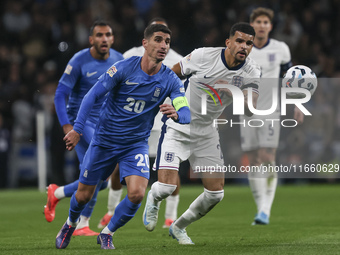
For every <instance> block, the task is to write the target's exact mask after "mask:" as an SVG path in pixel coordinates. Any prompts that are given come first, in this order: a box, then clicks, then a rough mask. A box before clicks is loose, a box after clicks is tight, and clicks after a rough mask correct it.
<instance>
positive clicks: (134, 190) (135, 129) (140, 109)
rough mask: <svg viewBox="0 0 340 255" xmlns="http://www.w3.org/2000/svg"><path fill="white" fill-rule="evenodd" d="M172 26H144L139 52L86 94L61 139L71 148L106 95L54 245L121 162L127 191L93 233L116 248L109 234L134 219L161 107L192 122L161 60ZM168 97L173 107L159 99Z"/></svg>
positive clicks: (66, 236) (62, 242) (64, 240)
mask: <svg viewBox="0 0 340 255" xmlns="http://www.w3.org/2000/svg"><path fill="white" fill-rule="evenodd" d="M170 38H171V31H170V30H169V28H168V27H166V26H163V25H160V24H155V25H150V26H148V27H147V28H146V29H145V31H144V39H143V46H144V48H145V52H144V55H143V57H131V58H128V59H125V60H122V61H119V62H117V63H115V64H114V65H112V66H111V67H110V68H109V69H108V70H107V72H106V73H104V74H103V75H102V76H101V77H100V78H99V80H98V82H97V83H96V84H95V85H94V86H93V88H92V89H91V90H90V91H89V92H88V93H87V94H86V95H85V97H84V99H83V101H82V103H81V106H80V109H79V113H78V115H77V119H76V121H75V124H74V127H73V130H71V131H70V132H69V133H67V135H66V136H65V138H64V141H65V142H66V147H67V149H68V150H72V149H73V148H74V146H75V145H76V144H77V142H78V141H79V139H80V134H82V133H83V130H84V128H86V125H85V124H86V120H87V119H88V115H89V112H90V110H91V109H92V107H93V105H94V104H95V103H96V102H97V101H101V98H104V97H105V95H107V96H106V100H105V103H104V104H103V106H102V108H101V110H100V118H99V121H98V123H97V126H96V130H95V132H94V135H93V139H92V140H91V143H90V145H89V148H88V150H87V152H86V154H85V156H84V160H83V163H82V165H81V173H80V176H79V186H78V190H77V192H75V193H74V194H73V196H72V198H71V203H70V210H69V217H68V218H67V221H66V222H65V224H64V225H63V227H62V228H61V230H60V231H59V233H58V234H57V237H56V247H57V249H64V248H66V247H67V245H68V244H69V242H70V240H71V236H72V233H73V232H74V230H75V227H76V226H77V224H78V219H79V216H80V213H81V212H82V210H83V208H84V207H85V206H86V204H87V203H88V202H89V201H90V200H91V198H92V196H93V194H94V193H95V190H96V186H97V185H100V181H101V180H106V178H107V177H109V176H110V175H111V174H112V172H113V168H114V167H115V166H116V164H117V163H118V162H119V175H120V182H121V183H123V184H126V187H127V195H126V197H125V198H124V199H123V200H122V201H121V202H120V203H119V204H118V206H117V208H116V210H115V214H114V215H113V217H112V218H111V220H110V223H109V224H108V225H107V226H106V227H105V228H104V229H103V230H102V231H101V233H100V234H99V235H98V237H97V243H98V244H101V248H102V249H115V247H114V246H113V243H112V235H113V234H114V233H115V232H116V230H117V229H119V228H120V227H122V226H124V225H125V224H126V223H127V222H128V221H129V220H130V219H132V218H133V217H134V215H135V213H136V212H137V210H138V208H139V207H140V205H141V202H142V200H143V197H144V194H145V190H146V188H147V185H148V180H149V176H150V171H149V156H148V153H149V146H148V137H149V136H150V131H151V128H152V126H153V122H154V118H155V116H156V115H157V113H158V112H159V111H161V112H162V113H163V114H165V115H167V117H168V118H172V119H173V120H174V121H176V122H179V123H182V124H186V123H189V122H190V110H189V107H188V102H187V99H186V98H185V94H184V87H183V84H182V82H181V80H180V79H178V77H177V76H176V75H175V74H174V73H173V72H172V71H171V70H170V69H169V68H168V67H166V66H165V65H162V61H163V60H164V58H165V56H166V54H167V53H168V51H169V48H170ZM168 96H170V98H171V99H172V103H173V106H172V105H170V104H163V102H164V100H165V99H166V98H167V97H168Z"/></svg>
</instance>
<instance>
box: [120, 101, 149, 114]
mask: <svg viewBox="0 0 340 255" xmlns="http://www.w3.org/2000/svg"><path fill="white" fill-rule="evenodd" d="M126 101H127V102H128V103H129V104H127V105H125V106H124V109H125V110H128V111H129V112H132V111H134V112H135V113H141V112H142V111H143V110H144V106H145V101H143V100H137V101H136V100H135V99H134V98H132V97H128V98H127V99H126Z"/></svg>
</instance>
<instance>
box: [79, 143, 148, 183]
mask: <svg viewBox="0 0 340 255" xmlns="http://www.w3.org/2000/svg"><path fill="white" fill-rule="evenodd" d="M148 152H149V145H148V143H147V141H142V142H138V143H134V144H129V145H118V144H114V145H113V146H112V147H110V148H107V147H102V146H99V145H96V144H93V141H91V143H90V145H89V148H88V150H87V152H86V154H85V156H84V160H83V164H82V166H81V169H80V175H79V181H80V182H81V183H83V184H87V185H96V184H97V183H98V181H100V180H106V179H107V178H108V177H109V176H110V175H111V173H112V172H113V170H114V169H115V167H116V165H117V163H119V176H120V182H121V183H122V184H125V179H124V178H125V177H127V176H130V175H138V176H142V177H144V178H146V179H149V177H150V168H149V154H148Z"/></svg>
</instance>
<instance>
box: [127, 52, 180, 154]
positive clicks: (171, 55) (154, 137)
mask: <svg viewBox="0 0 340 255" xmlns="http://www.w3.org/2000/svg"><path fill="white" fill-rule="evenodd" d="M144 51H145V49H144V47H143V46H139V47H133V48H131V49H129V50H128V51H126V52H125V53H124V54H123V57H124V58H129V57H132V56H143V55H144ZM182 58H183V56H181V55H180V54H178V53H177V52H176V51H174V50H172V49H170V50H169V52H168V54H167V55H166V57H165V59H164V60H163V64H164V65H166V66H167V67H169V68H172V67H173V66H174V65H175V64H177V63H178V62H179V61H180V60H181V59H182ZM164 103H168V104H171V100H170V98H167V99H166V100H165V102H164ZM162 117H163V114H162V113H161V112H159V113H158V114H157V115H156V117H155V120H154V124H153V127H152V129H151V133H150V138H149V154H150V156H151V157H153V156H155V155H156V153H157V145H158V137H159V134H160V132H161V127H162V124H163V122H162V121H161V120H162Z"/></svg>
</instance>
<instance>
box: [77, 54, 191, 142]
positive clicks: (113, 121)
mask: <svg viewBox="0 0 340 255" xmlns="http://www.w3.org/2000/svg"><path fill="white" fill-rule="evenodd" d="M96 86H98V87H104V88H105V89H104V90H105V91H104V92H101V96H102V94H103V93H104V94H105V92H108V95H107V97H106V100H105V103H104V105H103V107H102V109H101V111H100V119H99V122H98V124H97V127H96V131H95V135H94V138H93V140H92V142H93V143H94V144H98V145H100V146H108V147H110V146H112V143H116V144H124V145H126V144H131V143H135V142H138V141H147V139H148V137H149V136H150V130H151V128H152V126H153V122H154V118H155V116H156V114H157V113H158V112H159V105H161V104H162V103H163V102H164V100H165V98H166V97H168V96H169V97H170V98H171V99H172V100H174V99H175V98H177V97H185V93H184V87H183V84H182V82H181V80H180V79H179V78H178V77H177V76H176V74H175V73H174V72H173V71H171V70H170V69H169V68H168V67H166V66H165V65H163V64H162V67H161V69H160V70H159V72H158V73H157V74H155V75H152V76H150V75H148V74H146V73H145V72H144V71H143V70H142V69H141V57H131V58H128V59H125V60H122V61H119V62H117V63H115V64H114V65H113V66H111V67H110V68H109V69H108V71H107V72H106V73H104V74H103V75H102V76H101V77H100V78H99V80H98V82H97V84H96V85H95V86H94V88H93V90H95V89H96ZM90 92H91V91H90ZM92 100H93V101H94V99H92ZM84 101H85V100H84ZM86 101H87V100H86ZM83 104H84V106H83ZM83 104H82V107H81V108H80V112H79V114H78V117H77V120H76V123H75V126H74V130H76V131H77V132H78V130H81V129H82V128H81V127H82V126H83V125H84V123H83V122H84V121H86V117H84V114H85V115H86V110H88V109H87V108H85V105H86V103H83ZM78 122H79V123H78Z"/></svg>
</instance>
